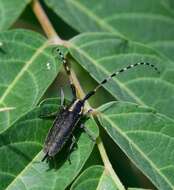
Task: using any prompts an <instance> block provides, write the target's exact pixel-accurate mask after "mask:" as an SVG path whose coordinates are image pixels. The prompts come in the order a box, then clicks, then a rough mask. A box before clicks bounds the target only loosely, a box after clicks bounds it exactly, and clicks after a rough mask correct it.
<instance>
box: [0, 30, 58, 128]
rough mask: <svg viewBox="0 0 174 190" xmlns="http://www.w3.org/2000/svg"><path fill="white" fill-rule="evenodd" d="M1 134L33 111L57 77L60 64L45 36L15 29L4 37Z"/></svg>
mask: <svg viewBox="0 0 174 190" xmlns="http://www.w3.org/2000/svg"><path fill="white" fill-rule="evenodd" d="M0 42H1V43H2V46H1V51H0V68H1V69H0V107H1V108H4V109H5V108H11V109H6V111H4V112H0V131H1V130H3V129H5V128H7V127H9V126H10V125H11V124H12V123H13V121H14V120H16V119H17V118H19V117H20V116H21V115H22V114H24V113H26V112H27V111H29V110H30V109H31V108H33V107H34V106H35V105H36V104H37V103H38V101H39V99H40V98H41V96H42V95H43V93H44V92H45V90H46V89H47V88H48V86H49V85H50V84H51V82H52V81H53V80H54V78H55V77H56V75H57V73H58V70H59V67H60V64H59V63H57V62H55V60H54V58H53V56H52V53H51V51H52V48H51V47H49V43H48V41H47V40H46V39H45V38H43V37H42V36H41V35H39V34H37V33H34V32H30V31H26V30H13V31H9V32H3V33H1V34H0Z"/></svg>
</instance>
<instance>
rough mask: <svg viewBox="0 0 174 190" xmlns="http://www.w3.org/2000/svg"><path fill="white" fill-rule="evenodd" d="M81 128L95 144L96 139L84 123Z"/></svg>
mask: <svg viewBox="0 0 174 190" xmlns="http://www.w3.org/2000/svg"><path fill="white" fill-rule="evenodd" d="M80 128H81V129H83V130H84V132H85V133H86V134H87V135H88V137H89V138H90V139H91V140H92V141H93V142H95V141H96V138H95V137H94V135H93V134H91V132H90V130H89V129H88V128H87V127H85V125H84V123H81V124H80Z"/></svg>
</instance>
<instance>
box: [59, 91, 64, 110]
mask: <svg viewBox="0 0 174 190" xmlns="http://www.w3.org/2000/svg"><path fill="white" fill-rule="evenodd" d="M60 98H61V99H60V105H61V107H64V105H65V95H64V92H63V89H62V88H61V89H60Z"/></svg>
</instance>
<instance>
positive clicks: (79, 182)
mask: <svg viewBox="0 0 174 190" xmlns="http://www.w3.org/2000/svg"><path fill="white" fill-rule="evenodd" d="M84 189H88V190H94V189H97V190H105V189H109V190H117V189H118V187H117V184H115V183H114V181H113V179H112V177H111V176H110V175H109V174H108V173H107V172H106V171H105V169H104V167H103V166H92V167H89V168H87V169H86V170H85V171H84V172H83V173H82V174H81V175H80V176H79V177H78V178H77V179H76V181H75V182H74V183H73V185H72V187H71V190H84Z"/></svg>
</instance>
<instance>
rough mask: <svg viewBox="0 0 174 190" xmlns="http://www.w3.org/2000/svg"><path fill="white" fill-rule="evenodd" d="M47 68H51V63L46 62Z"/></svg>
mask: <svg viewBox="0 0 174 190" xmlns="http://www.w3.org/2000/svg"><path fill="white" fill-rule="evenodd" d="M47 69H48V70H50V69H51V63H49V62H48V63H47Z"/></svg>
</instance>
